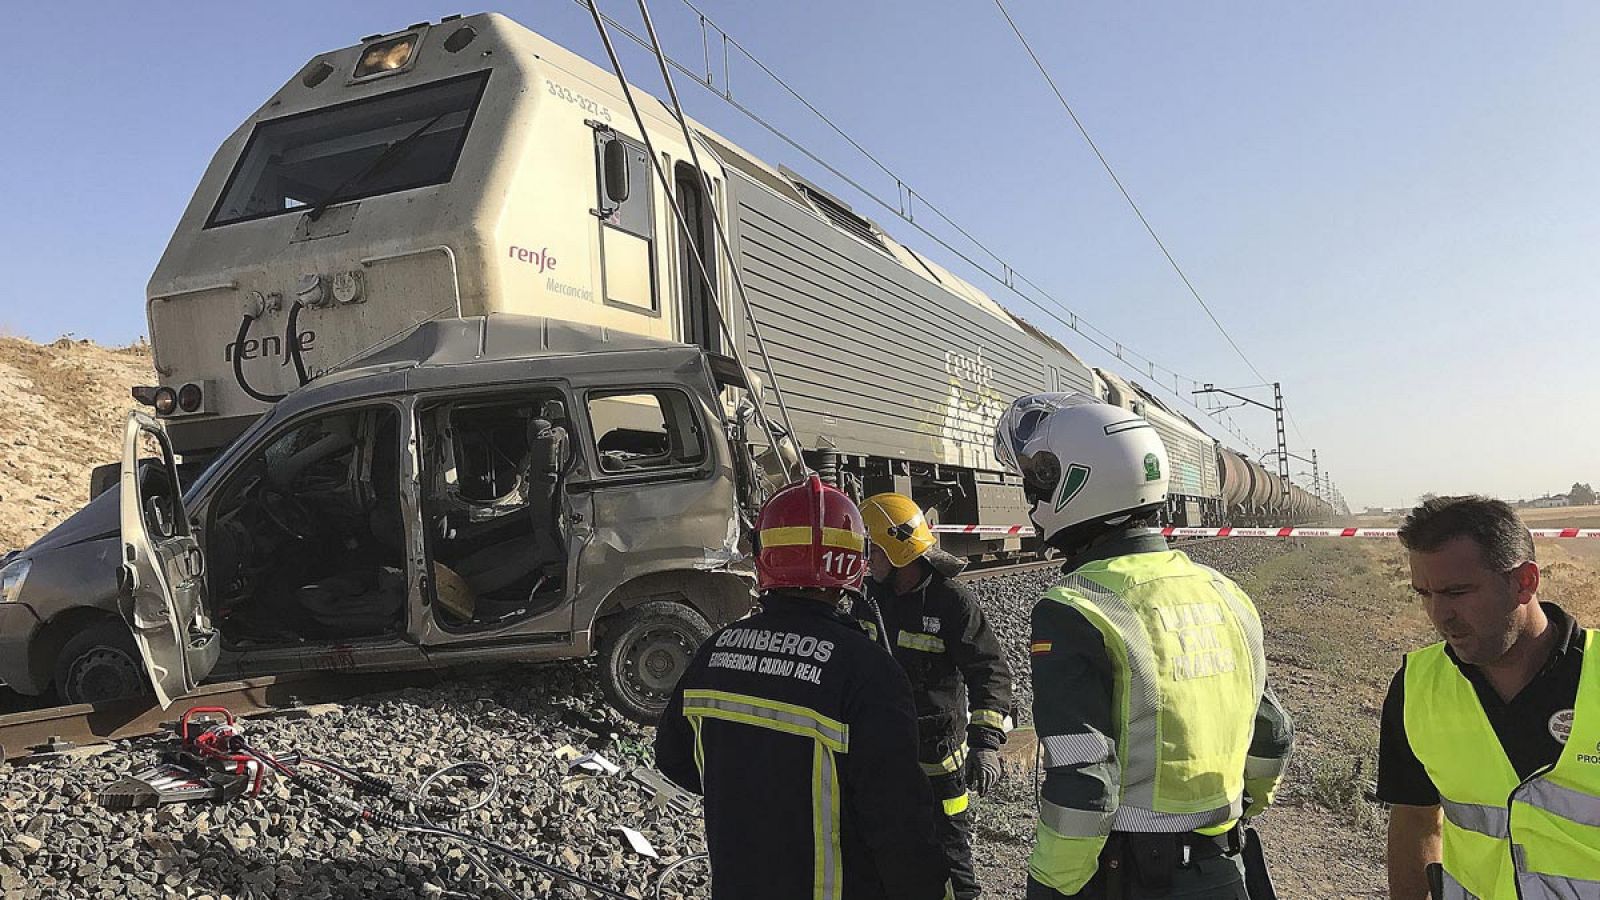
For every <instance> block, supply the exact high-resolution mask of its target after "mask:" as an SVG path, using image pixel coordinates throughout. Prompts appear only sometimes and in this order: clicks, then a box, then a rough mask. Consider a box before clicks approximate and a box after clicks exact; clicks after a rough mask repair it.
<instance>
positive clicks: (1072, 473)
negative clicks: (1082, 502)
mask: <svg viewBox="0 0 1600 900" xmlns="http://www.w3.org/2000/svg"><path fill="white" fill-rule="evenodd" d="M1088 483H1089V467H1088V466H1085V465H1080V464H1078V463H1073V464H1071V465H1069V466H1067V475H1066V477H1065V478H1062V479H1061V492H1060V493H1058V494H1056V512H1061V510H1062V508H1063V507H1065V506H1066V505H1067V504H1068V503H1071V502H1072V498H1073V497H1076V496H1078V494H1079V493H1081V492H1082V491H1083V486H1084V485H1086V484H1088Z"/></svg>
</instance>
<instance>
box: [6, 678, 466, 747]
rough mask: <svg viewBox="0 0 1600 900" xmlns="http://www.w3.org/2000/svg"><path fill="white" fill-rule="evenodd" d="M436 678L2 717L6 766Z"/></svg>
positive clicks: (252, 688) (283, 681) (280, 682)
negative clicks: (224, 711)
mask: <svg viewBox="0 0 1600 900" xmlns="http://www.w3.org/2000/svg"><path fill="white" fill-rule="evenodd" d="M437 677H438V676H437V674H436V673H433V672H428V671H420V672H379V673H351V672H336V671H335V672H296V673H293V674H288V675H268V676H262V677H259V678H247V679H244V680H242V681H226V682H218V683H216V684H205V685H201V686H200V687H199V688H197V689H196V690H195V691H194V692H192V693H190V694H186V695H185V696H183V697H182V698H181V700H180V702H179V703H178V704H174V705H173V706H172V707H169V708H167V709H162V708H161V707H160V706H157V705H156V703H155V699H154V698H153V697H149V696H146V697H137V698H130V699H127V700H113V701H109V702H106V703H95V704H88V703H80V704H75V705H72V706H53V707H47V708H44V709H36V710H29V711H27V712H19V713H12V714H10V715H4V716H0V755H3V756H4V758H5V760H6V761H7V762H16V761H27V760H30V759H34V760H37V759H43V758H49V757H51V756H55V755H59V754H60V753H63V752H72V750H74V749H77V748H83V747H90V746H94V745H96V744H105V743H109V742H111V741H120V740H128V739H130V738H136V737H147V736H149V735H155V734H161V733H162V732H163V731H165V730H167V728H168V726H169V725H170V724H171V723H173V722H175V721H176V720H177V719H178V717H179V716H180V715H182V713H183V710H185V709H188V708H189V707H193V706H224V707H227V708H228V709H229V710H231V711H232V712H233V713H234V714H235V715H238V716H243V717H251V716H261V715H265V714H269V713H275V712H280V711H283V710H288V709H294V708H296V707H299V706H304V705H307V704H312V703H327V702H333V701H337V700H346V699H349V698H351V697H356V696H360V695H362V694H370V693H378V692H381V691H385V690H394V689H396V688H400V687H407V686H410V685H414V684H418V683H422V682H424V681H427V680H435V679H437Z"/></svg>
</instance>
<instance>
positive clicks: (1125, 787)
mask: <svg viewBox="0 0 1600 900" xmlns="http://www.w3.org/2000/svg"><path fill="white" fill-rule="evenodd" d="M1045 598H1046V599H1048V600H1052V601H1055V602H1057V603H1061V604H1064V605H1066V606H1071V607H1072V608H1074V609H1076V610H1077V611H1078V612H1079V613H1080V614H1082V616H1083V617H1084V619H1086V620H1087V621H1088V622H1089V623H1090V624H1092V625H1093V626H1094V627H1095V628H1096V630H1098V631H1099V632H1100V634H1101V637H1102V638H1103V639H1104V641H1105V648H1106V652H1107V654H1108V655H1109V656H1110V658H1111V663H1112V668H1113V669H1114V670H1115V682H1114V684H1113V686H1112V710H1113V712H1114V713H1115V714H1116V716H1117V721H1116V722H1115V723H1114V728H1115V740H1116V748H1115V754H1116V759H1117V761H1118V763H1119V766H1120V769H1121V777H1120V779H1119V783H1120V789H1119V794H1120V796H1119V799H1118V803H1117V806H1116V811H1115V813H1100V812H1096V811H1093V810H1079V809H1070V808H1066V807H1060V806H1056V805H1055V804H1052V803H1050V802H1049V801H1048V800H1042V801H1041V805H1040V810H1039V823H1038V826H1037V828H1036V836H1035V837H1036V843H1035V847H1034V852H1033V855H1032V857H1031V859H1030V862H1029V866H1030V873H1031V875H1032V877H1034V878H1035V879H1036V880H1038V881H1040V882H1041V883H1044V884H1047V885H1049V886H1051V887H1054V888H1055V889H1056V890H1058V891H1063V892H1066V893H1072V892H1074V891H1076V890H1077V889H1078V888H1079V887H1081V886H1082V884H1083V883H1084V882H1085V881H1086V880H1087V879H1088V877H1089V876H1090V875H1092V874H1093V872H1094V870H1095V857H1096V855H1097V854H1098V853H1099V851H1100V847H1101V846H1102V845H1103V844H1104V842H1105V836H1106V835H1107V834H1109V833H1110V832H1111V831H1129V832H1174V833H1175V832H1186V831H1200V832H1203V833H1209V834H1220V833H1222V832H1225V831H1227V830H1228V829H1229V828H1231V827H1232V826H1233V824H1234V823H1235V822H1236V821H1238V819H1239V816H1240V815H1241V814H1242V812H1243V810H1244V792H1245V780H1246V778H1247V777H1252V778H1253V777H1256V776H1258V775H1259V776H1261V777H1263V778H1266V779H1268V780H1270V781H1273V782H1275V781H1276V779H1277V777H1278V776H1279V775H1281V772H1282V761H1281V760H1260V761H1258V760H1254V759H1253V758H1250V757H1249V749H1250V739H1251V735H1252V734H1253V732H1254V728H1255V716H1256V710H1257V708H1258V707H1259V706H1260V704H1261V696H1262V692H1263V691H1264V690H1265V688H1266V671H1267V669H1266V655H1265V652H1264V651H1263V648H1262V636H1261V619H1260V617H1259V615H1258V614H1257V613H1256V609H1255V605H1254V604H1253V603H1251V602H1250V598H1249V597H1247V596H1246V595H1245V594H1244V592H1243V591H1241V590H1239V589H1238V588H1237V587H1236V586H1234V585H1233V583H1232V582H1230V581H1228V580H1227V579H1226V578H1224V577H1223V576H1221V575H1220V574H1218V573H1216V572H1215V571H1213V570H1211V569H1208V568H1206V567H1204V566H1200V565H1196V564H1195V563H1193V562H1191V561H1190V560H1189V559H1188V557H1187V556H1186V555H1184V554H1183V553H1179V552H1170V551H1169V552H1164V553H1136V554H1129V555H1127V556H1120V557H1114V558H1112V559H1107V560H1099V561H1096V562H1091V563H1088V564H1086V565H1084V566H1083V567H1081V568H1079V569H1077V570H1075V571H1074V572H1073V573H1072V574H1071V575H1069V576H1067V578H1066V579H1065V580H1064V581H1063V582H1062V583H1061V584H1060V585H1059V586H1057V587H1054V588H1052V589H1050V590H1049V591H1046V592H1045ZM1041 740H1042V741H1055V740H1061V739H1058V738H1053V737H1052V738H1041ZM1064 746H1065V745H1064ZM1047 749H1053V748H1047ZM1062 752H1064V753H1068V754H1070V753H1071V752H1073V748H1071V747H1068V748H1067V749H1065V750H1064V751H1062ZM1090 755H1091V756H1094V755H1098V754H1097V752H1096V753H1090ZM1085 758H1086V759H1087V757H1085ZM1258 768H1259V769H1260V770H1261V771H1259V772H1257V771H1253V770H1254V769H1258Z"/></svg>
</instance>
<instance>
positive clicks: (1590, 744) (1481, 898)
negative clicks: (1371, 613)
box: [1405, 630, 1600, 900]
mask: <svg viewBox="0 0 1600 900" xmlns="http://www.w3.org/2000/svg"><path fill="white" fill-rule="evenodd" d="M1444 647H1445V645H1444V644H1443V643H1439V644H1434V645H1433V646H1431V647H1425V648H1423V649H1421V650H1417V651H1414V652H1412V653H1408V654H1406V676H1405V677H1406V682H1405V685H1406V686H1405V728H1406V739H1407V740H1408V741H1409V742H1410V743H1411V750H1412V752H1414V753H1415V754H1416V756H1417V759H1418V760H1420V761H1421V762H1422V765H1423V768H1425V769H1426V770H1427V772H1428V777H1429V778H1431V779H1432V780H1433V784H1434V786H1435V787H1437V788H1438V790H1439V802H1440V805H1441V806H1443V807H1444V860H1443V862H1444V870H1445V893H1444V895H1445V897H1446V898H1447V900H1517V898H1519V897H1520V898H1521V900H1568V898H1586V897H1600V663H1597V662H1596V660H1595V656H1596V654H1597V653H1600V647H1597V645H1596V643H1595V639H1594V631H1593V630H1589V631H1586V632H1585V634H1584V647H1583V671H1582V673H1581V674H1580V675H1579V677H1578V697H1577V703H1576V704H1575V708H1574V716H1573V720H1572V731H1571V733H1570V734H1569V735H1568V738H1567V744H1566V748H1565V749H1564V750H1563V751H1562V753H1561V757H1560V759H1558V760H1557V761H1556V764H1555V765H1554V766H1552V767H1550V768H1547V769H1544V770H1542V771H1540V772H1537V773H1535V774H1534V775H1533V776H1531V777H1530V778H1528V779H1527V780H1526V781H1523V780H1522V779H1520V778H1518V777H1517V772H1516V770H1515V769H1514V768H1512V765H1511V760H1510V759H1508V758H1507V757H1506V753H1505V749H1504V748H1503V747H1502V746H1501V745H1500V739H1499V737H1497V736H1496V735H1495V733H1494V728H1493V726H1491V725H1490V724H1489V718H1488V716H1487V715H1485V714H1484V711H1483V705H1482V704H1481V703H1479V702H1478V695H1477V693H1476V692H1475V691H1474V690H1473V687H1472V683H1471V682H1470V681H1468V680H1467V678H1466V676H1464V675H1462V674H1461V671H1460V669H1458V668H1457V667H1456V664H1455V663H1454V662H1452V661H1451V660H1450V657H1448V656H1447V655H1445V652H1444Z"/></svg>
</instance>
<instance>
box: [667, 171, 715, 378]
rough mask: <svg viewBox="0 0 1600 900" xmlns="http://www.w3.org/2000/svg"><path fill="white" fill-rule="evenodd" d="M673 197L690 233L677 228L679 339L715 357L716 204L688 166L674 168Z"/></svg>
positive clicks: (703, 184) (696, 174)
mask: <svg viewBox="0 0 1600 900" xmlns="http://www.w3.org/2000/svg"><path fill="white" fill-rule="evenodd" d="M673 193H674V194H675V195H676V196H677V198H678V205H679V207H680V208H681V209H682V210H683V219H684V221H685V222H687V223H688V224H689V229H690V233H688V234H685V233H683V231H682V228H681V227H680V228H679V235H678V297H679V298H680V300H679V303H680V305H679V310H678V320H679V321H680V322H681V323H682V329H681V335H680V336H681V338H682V340H683V342H684V343H686V344H695V345H697V346H699V347H701V348H702V349H704V350H705V351H706V353H707V354H710V355H717V354H720V353H722V352H723V350H722V329H721V326H720V324H719V320H720V313H719V312H718V307H717V289H716V285H717V283H718V282H717V252H716V251H717V244H716V241H717V235H716V231H715V229H716V224H715V221H714V217H715V216H716V214H717V210H716V204H715V203H713V202H712V197H711V194H710V192H709V191H708V190H707V185H706V183H705V182H704V181H702V180H701V179H700V177H699V174H698V173H697V172H696V171H695V168H694V166H691V165H689V164H688V163H681V162H680V163H678V164H677V166H676V167H674V169H673ZM696 256H698V257H699V261H698V262H696V259H695V257H696ZM708 277H709V279H710V281H709V283H707V278H708Z"/></svg>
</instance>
